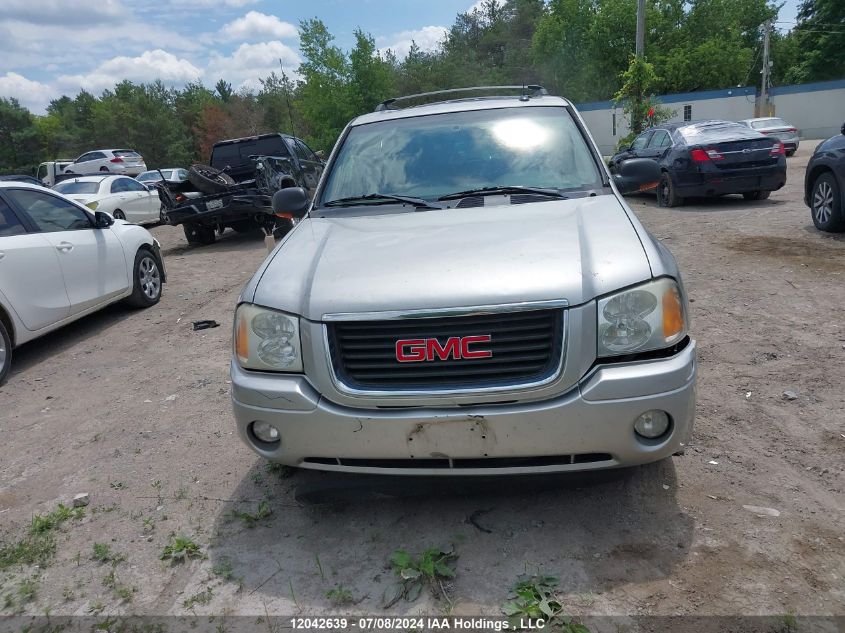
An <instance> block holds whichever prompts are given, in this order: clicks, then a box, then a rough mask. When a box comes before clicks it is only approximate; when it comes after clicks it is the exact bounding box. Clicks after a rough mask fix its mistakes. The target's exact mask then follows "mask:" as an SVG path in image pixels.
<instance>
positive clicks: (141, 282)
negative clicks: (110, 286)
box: [126, 248, 161, 308]
mask: <svg viewBox="0 0 845 633" xmlns="http://www.w3.org/2000/svg"><path fill="white" fill-rule="evenodd" d="M132 278H133V279H134V282H133V286H132V294H131V295H130V296H129V298H128V299H126V303H128V304H129V305H131V306H134V307H136V308H149V307H150V306H154V305H155V304H157V303H158V302H159V300H160V299H161V265H160V264H159V262H158V259H156V256H155V255H153V253H152V251H149V250H147V249H146V248H139V249H138V252H137V253H136V254H135V265H134V266H133V267H132Z"/></svg>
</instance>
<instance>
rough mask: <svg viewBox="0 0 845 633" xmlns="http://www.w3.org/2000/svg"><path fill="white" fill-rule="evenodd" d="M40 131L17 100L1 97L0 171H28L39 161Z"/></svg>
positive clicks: (29, 114)
mask: <svg viewBox="0 0 845 633" xmlns="http://www.w3.org/2000/svg"><path fill="white" fill-rule="evenodd" d="M37 150H38V131H37V129H36V127H35V124H34V120H33V116H32V114H31V113H30V112H29V110H27V109H26V108H24V107H23V106H22V105H21V104H20V103H19V102H18V100H17V99H14V98H11V99H6V98H4V97H0V171H17V170H20V169H22V168H26V170H27V171H29V169H30V168H31V167H32V166H33V165H34V164H36V163H37V161H38V151H37Z"/></svg>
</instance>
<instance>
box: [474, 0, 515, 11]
mask: <svg viewBox="0 0 845 633" xmlns="http://www.w3.org/2000/svg"><path fill="white" fill-rule="evenodd" d="M489 1H490V0H478V2H476V3H475V4H473V5H472V6H471V7H470V8H469V9H467V10H466V12H467V13H472V12H473V11H483V10H484V7H485V6H486V5H487V3H488V2H489ZM495 1H496V6H498V7H502V6H504V4H505V2H504V0H495Z"/></svg>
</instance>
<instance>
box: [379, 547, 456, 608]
mask: <svg viewBox="0 0 845 633" xmlns="http://www.w3.org/2000/svg"><path fill="white" fill-rule="evenodd" d="M457 557H458V555H457V554H456V553H455V551H454V549H449V550H443V549H440V548H436V547H435V548H429V549H427V550H425V551H424V552H423V553H422V554H421V555H420V556H419V558H416V557H414V556H412V555H411V554H409V553H408V552H406V551H404V550H396V551H395V552H393V555H392V556H391V557H390V562H391V564H392V565H393V569H394V571H395V572H396V575H397V576H398V578H399V582H398V584H397V585H396V586H395V587H393V588H388V589H387V590H385V592H384V596H383V597H382V606H383V607H384V608H385V609H387V608H389V607H391V606H392V605H394V604H396V603H397V602H399V600H401V599H402V598H404V599H405V600H407V601H408V602H413V601H414V600H416V599H417V598H419V597H420V594H421V593H422V590H423V587H425V586H428V588H429V590H430V591H431V593H432V594H433V595H434V597H435V598H440V597H443V598H445V599H446V601H447V602H449V603H450V604H451V600H449V594H448V593H447V592H446V588H445V587H444V586H443V580H449V579H451V578H454V577H455V570H454V569H453V568H452V567H450V563H451V562H452V561H453V560H454V559H455V558H457Z"/></svg>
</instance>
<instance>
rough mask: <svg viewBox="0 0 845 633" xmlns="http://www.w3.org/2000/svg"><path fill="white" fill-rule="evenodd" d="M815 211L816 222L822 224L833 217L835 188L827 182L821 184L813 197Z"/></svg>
mask: <svg viewBox="0 0 845 633" xmlns="http://www.w3.org/2000/svg"><path fill="white" fill-rule="evenodd" d="M813 210H814V211H815V213H816V220H817V221H818V222H820V223H822V224H824V223H825V222H827V221H828V220H829V219H830V216H831V215H833V187H831V186H830V185H829V184H828V183H826V182H820V183H819V185H818V186H817V187H816V192H815V194H814V195H813Z"/></svg>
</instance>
